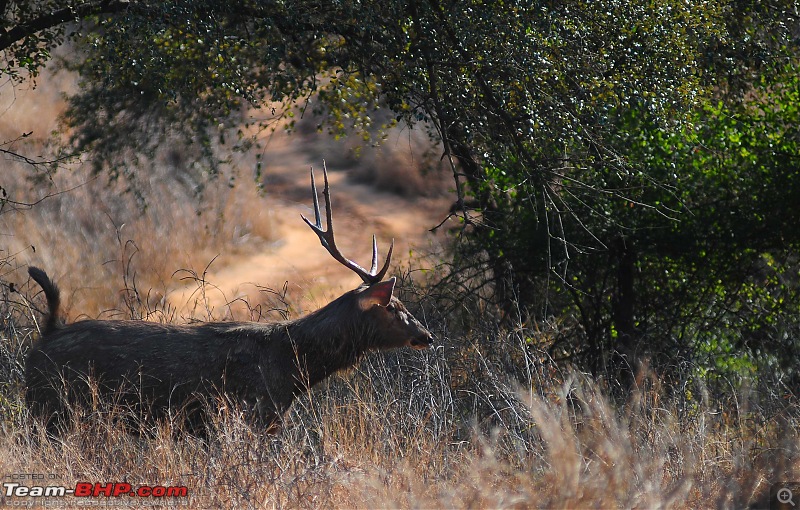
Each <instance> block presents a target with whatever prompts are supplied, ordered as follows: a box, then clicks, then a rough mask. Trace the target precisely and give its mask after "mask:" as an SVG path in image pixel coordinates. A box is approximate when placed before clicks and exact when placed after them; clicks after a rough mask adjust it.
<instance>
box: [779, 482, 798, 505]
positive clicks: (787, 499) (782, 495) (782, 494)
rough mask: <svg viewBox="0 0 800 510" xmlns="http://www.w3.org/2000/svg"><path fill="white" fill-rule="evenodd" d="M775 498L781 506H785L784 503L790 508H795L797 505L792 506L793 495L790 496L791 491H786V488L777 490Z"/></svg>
mask: <svg viewBox="0 0 800 510" xmlns="http://www.w3.org/2000/svg"><path fill="white" fill-rule="evenodd" d="M777 496H778V503H780V504H782V505H785V504H786V503H789V504H790V505H792V506H797V505H795V504H794V501H792V496H793V494H792V491H791V490H790V489H787V488H786V487H783V488H781V489H778V494H777Z"/></svg>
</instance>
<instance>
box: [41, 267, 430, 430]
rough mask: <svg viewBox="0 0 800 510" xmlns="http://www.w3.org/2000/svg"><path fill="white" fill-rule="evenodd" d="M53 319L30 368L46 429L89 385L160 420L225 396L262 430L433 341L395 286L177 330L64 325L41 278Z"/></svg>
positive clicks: (55, 294) (54, 294)
mask: <svg viewBox="0 0 800 510" xmlns="http://www.w3.org/2000/svg"><path fill="white" fill-rule="evenodd" d="M28 272H29V274H30V275H31V277H32V278H33V279H34V280H35V281H36V282H37V283H39V285H41V286H42V289H43V290H44V294H45V296H46V297H47V302H48V306H49V316H48V317H47V320H46V322H45V327H44V331H43V335H42V338H41V340H40V341H39V342H38V344H36V345H35V346H34V348H33V349H32V350H31V352H30V354H29V355H28V358H27V361H26V364H25V377H26V381H27V391H26V395H25V399H26V402H27V404H28V406H29V407H30V409H31V411H32V412H33V413H34V414H35V415H37V416H39V417H41V418H42V419H44V420H45V421H46V422H47V423H48V428H52V427H53V426H56V425H58V424H59V423H61V422H62V419H63V416H64V413H65V410H66V407H65V404H66V403H67V402H79V403H84V404H85V403H87V402H91V395H90V389H89V388H90V386H89V385H88V384H87V380H88V379H93V380H94V381H95V383H96V384H97V387H98V388H99V389H100V392H101V394H102V395H103V396H106V397H111V396H116V397H117V398H118V399H119V400H120V401H121V403H123V404H127V405H131V406H134V407H135V408H137V409H139V410H140V412H142V414H144V415H146V416H147V417H151V418H159V417H163V416H166V415H168V414H174V413H179V412H186V409H187V408H192V407H196V404H197V403H198V402H200V401H202V400H204V399H206V400H207V399H209V398H215V397H217V396H223V397H226V398H229V399H231V400H233V401H235V402H237V403H239V404H241V405H242V406H243V407H244V408H245V409H246V410H248V411H249V412H250V413H251V414H252V416H253V417H254V418H255V419H256V420H257V421H259V422H262V423H264V424H265V425H266V426H273V425H275V424H276V423H277V422H278V420H279V419H280V417H281V416H282V414H283V413H284V412H285V411H286V409H288V407H289V406H290V404H291V403H292V401H293V400H294V399H295V398H296V397H297V395H298V394H300V393H302V392H303V391H305V390H306V389H307V388H308V387H309V386H313V385H314V384H316V383H318V382H319V381H321V380H323V379H325V378H326V377H328V376H329V375H331V374H332V373H334V372H336V371H337V370H341V369H343V368H346V367H349V366H351V365H353V364H354V363H355V362H356V361H357V360H358V359H359V357H360V356H361V355H362V354H363V353H365V352H366V351H369V350H376V349H392V348H398V347H403V346H410V347H414V348H425V347H426V346H428V345H429V344H430V343H431V342H432V336H431V334H430V333H429V332H428V331H427V330H426V329H425V328H424V327H423V326H422V325H421V324H420V323H419V322H418V321H417V320H416V319H415V318H414V317H413V316H412V315H411V314H410V313H409V312H408V311H407V310H406V308H405V306H403V304H402V303H401V302H400V301H399V300H398V299H397V298H396V297H394V296H393V295H392V291H393V288H394V281H395V280H394V278H392V279H390V280H388V281H385V282H380V283H376V284H373V285H367V284H363V285H361V286H360V287H358V288H357V289H355V290H352V291H350V292H348V293H346V294H344V295H342V296H341V297H339V298H338V299H336V300H334V301H332V302H331V303H329V304H328V305H326V306H325V307H323V308H321V309H319V310H317V311H316V312H313V313H311V314H309V315H307V316H305V317H302V318H300V319H297V320H293V321H286V322H279V323H273V324H264V323H255V322H214V323H203V324H199V325H191V326H180V325H170V324H157V323H152V322H145V321H99V320H86V321H79V322H75V323H73V324H69V325H63V324H61V323H60V322H59V320H58V309H59V291H58V287H56V285H55V284H53V282H52V281H51V280H50V278H48V276H47V274H46V273H45V272H44V271H42V270H41V269H38V268H35V267H31V268H29V270H28Z"/></svg>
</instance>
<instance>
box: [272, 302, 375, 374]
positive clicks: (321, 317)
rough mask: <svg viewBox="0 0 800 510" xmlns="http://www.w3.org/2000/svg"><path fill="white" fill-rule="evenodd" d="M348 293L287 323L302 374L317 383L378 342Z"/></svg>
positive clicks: (344, 366)
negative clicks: (349, 299)
mask: <svg viewBox="0 0 800 510" xmlns="http://www.w3.org/2000/svg"><path fill="white" fill-rule="evenodd" d="M346 297H348V295H347V294H345V295H344V296H342V297H340V298H339V299H337V300H335V301H333V302H331V303H330V304H328V305H327V306H325V307H323V308H320V309H319V310H317V311H315V312H313V313H310V314H309V315H306V316H305V317H302V318H300V319H298V320H296V321H294V322H292V323H290V324H289V325H288V326H287V333H288V337H289V341H290V342H291V343H292V347H293V349H295V353H296V356H297V362H298V365H299V369H300V372H301V373H300V376H301V378H305V379H306V380H307V381H308V383H310V385H314V384H316V383H318V382H319V381H321V380H323V379H325V378H326V377H328V376H329V375H331V374H333V373H334V372H336V371H338V370H342V369H345V368H348V367H350V366H352V365H353V364H354V363H355V362H356V361H358V359H359V358H360V357H361V356H362V355H363V354H364V353H365V352H366V351H367V350H369V349H370V348H371V346H372V345H374V344H375V337H376V336H377V332H375V331H373V328H371V327H369V326H367V325H365V323H364V321H363V320H362V321H359V320H358V319H359V318H360V313H361V312H360V311H357V310H354V307H353V306H351V305H352V303H350V302H349V301H348V300H347V299H345V298H346Z"/></svg>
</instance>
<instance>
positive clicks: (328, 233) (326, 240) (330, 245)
mask: <svg viewBox="0 0 800 510" xmlns="http://www.w3.org/2000/svg"><path fill="white" fill-rule="evenodd" d="M322 175H323V176H324V178H325V188H324V189H323V190H322V195H323V196H324V197H325V216H326V223H327V227H328V228H327V230H323V229H322V218H321V217H320V212H319V197H318V195H317V185H316V183H315V182H314V169H313V168H312V169H311V195H312V196H313V197H314V217H315V219H316V224H314V223H311V222H310V221H309V220H308V218H306V217H305V216H303V215H302V214H301V215H300V216H301V217H302V218H303V221H305V222H306V224H308V226H309V227H311V230H313V231H314V233H315V234H317V237H319V240H320V242H321V243H322V246H324V247H325V249H326V250H328V253H330V254H331V256H333V258H334V259H336V260H337V261H339V262H340V263H341V264H342V265H344V266H345V267H346V268H348V269H350V270H351V271H353V272H355V273H356V274H357V275H358V276H360V277H361V279H362V280H363V281H364V283H368V284H370V285H372V284H373V283H378V282H380V281H381V280H383V277H384V275H385V274H386V271H387V270H388V269H389V261H391V260H392V250H393V249H394V239H392V244H391V246H389V253H388V254H387V255H386V262H384V264H383V268H381V270H380V271H377V269H378V242H377V241H376V240H375V236H374V235H373V236H372V267H371V268H370V270H369V271H367V270H366V269H364V268H363V267H361V266H359V265H358V264H356V263H355V262H353V261H352V260H350V259H348V258H347V257H345V256H344V255H342V252H340V251H339V248H337V247H336V241H335V240H334V237H333V216H332V212H331V193H330V188H329V187H328V169H327V167H326V166H325V164H324V163H323V164H322ZM376 271H377V272H376Z"/></svg>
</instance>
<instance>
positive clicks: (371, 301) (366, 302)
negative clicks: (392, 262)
mask: <svg viewBox="0 0 800 510" xmlns="http://www.w3.org/2000/svg"><path fill="white" fill-rule="evenodd" d="M396 281H397V278H395V277H394V276H393V277H391V278H389V279H388V280H386V281H385V282H380V283H374V284H372V285H370V286H369V287H367V288H366V289H364V290H363V291H362V292H361V295H360V296H359V297H358V304H359V306H360V307H361V309H362V310H368V309H369V308H370V307H371V306H373V305H380V306H389V302H390V301H391V300H392V292H393V291H394V284H395V282H396Z"/></svg>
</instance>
